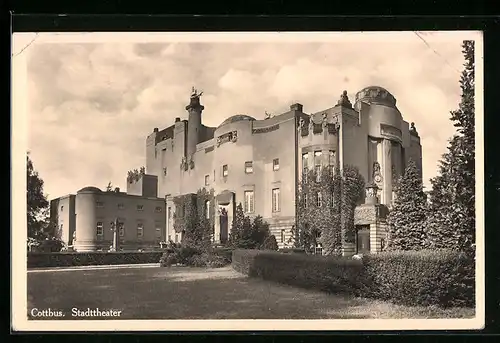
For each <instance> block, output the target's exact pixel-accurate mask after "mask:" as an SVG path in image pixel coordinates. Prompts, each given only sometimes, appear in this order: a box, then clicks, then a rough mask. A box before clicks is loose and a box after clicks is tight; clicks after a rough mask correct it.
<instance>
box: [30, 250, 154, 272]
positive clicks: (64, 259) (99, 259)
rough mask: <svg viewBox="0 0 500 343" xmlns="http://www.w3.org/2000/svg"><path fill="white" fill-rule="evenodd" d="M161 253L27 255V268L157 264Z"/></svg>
mask: <svg viewBox="0 0 500 343" xmlns="http://www.w3.org/2000/svg"><path fill="white" fill-rule="evenodd" d="M161 255H162V251H147V252H137V251H131V252H122V251H119V252H57V253H43V252H30V253H28V268H48V267H72V266H94V265H117V264H142V263H158V261H159V260H160V257H161Z"/></svg>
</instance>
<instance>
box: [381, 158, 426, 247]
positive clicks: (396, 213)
mask: <svg viewBox="0 0 500 343" xmlns="http://www.w3.org/2000/svg"><path fill="white" fill-rule="evenodd" d="M395 193H396V199H395V200H394V205H393V207H392V209H391V212H390V214H389V224H390V225H389V231H390V232H389V242H388V250H421V249H423V248H424V247H425V242H426V236H425V224H426V213H427V212H426V211H427V200H426V196H425V193H424V191H423V186H422V181H421V179H420V176H419V173H418V170H417V166H416V164H415V162H414V161H412V160H410V161H409V163H408V165H407V167H406V169H405V172H404V175H403V176H402V177H401V179H400V180H399V182H398V187H397V188H396V192H395Z"/></svg>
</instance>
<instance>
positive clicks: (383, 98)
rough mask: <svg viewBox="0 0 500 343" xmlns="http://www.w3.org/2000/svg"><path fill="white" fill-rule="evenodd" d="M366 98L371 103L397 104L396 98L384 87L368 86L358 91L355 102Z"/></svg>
mask: <svg viewBox="0 0 500 343" xmlns="http://www.w3.org/2000/svg"><path fill="white" fill-rule="evenodd" d="M361 100H365V101H367V102H369V103H379V104H384V105H389V106H396V98H395V97H394V96H393V95H392V94H391V93H390V92H389V91H388V90H387V89H385V88H384V87H380V86H368V87H365V88H363V89H362V90H360V91H359V92H358V93H356V100H355V102H358V101H361Z"/></svg>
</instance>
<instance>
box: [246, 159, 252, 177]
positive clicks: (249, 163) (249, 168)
mask: <svg viewBox="0 0 500 343" xmlns="http://www.w3.org/2000/svg"><path fill="white" fill-rule="evenodd" d="M245 173H246V174H252V173H253V162H252V161H247V162H245Z"/></svg>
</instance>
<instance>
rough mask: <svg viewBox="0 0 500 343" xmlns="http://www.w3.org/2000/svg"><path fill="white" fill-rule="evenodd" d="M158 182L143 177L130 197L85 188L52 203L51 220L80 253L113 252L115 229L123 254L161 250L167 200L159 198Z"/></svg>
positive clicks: (66, 241) (128, 194)
mask: <svg viewBox="0 0 500 343" xmlns="http://www.w3.org/2000/svg"><path fill="white" fill-rule="evenodd" d="M155 179H156V178H155V177H152V176H144V175H140V176H139V177H138V178H137V180H134V182H132V183H130V184H129V185H130V187H129V188H130V190H129V192H127V193H124V192H120V191H119V189H116V190H114V191H101V190H100V189H99V188H97V187H84V188H82V189H80V190H79V191H78V192H77V193H76V194H70V195H67V196H64V197H61V198H58V199H54V200H52V201H51V218H52V220H53V222H54V223H56V225H57V228H58V231H59V236H60V237H61V239H62V240H63V242H64V243H65V244H66V245H67V246H69V247H72V248H73V249H74V250H76V251H95V250H109V249H110V248H111V246H113V238H114V235H115V233H114V231H115V229H116V235H117V240H118V243H119V246H120V248H121V249H123V250H137V249H145V248H150V247H154V246H159V245H160V242H164V241H165V239H166V238H165V200H164V199H162V198H157V197H156V195H155V194H156V188H157V186H156V184H155V183H154V181H155ZM143 189H144V190H145V192H144V193H143ZM151 189H154V192H150V193H149V194H148V190H151ZM138 193H140V194H138ZM116 222H118V227H116Z"/></svg>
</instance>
